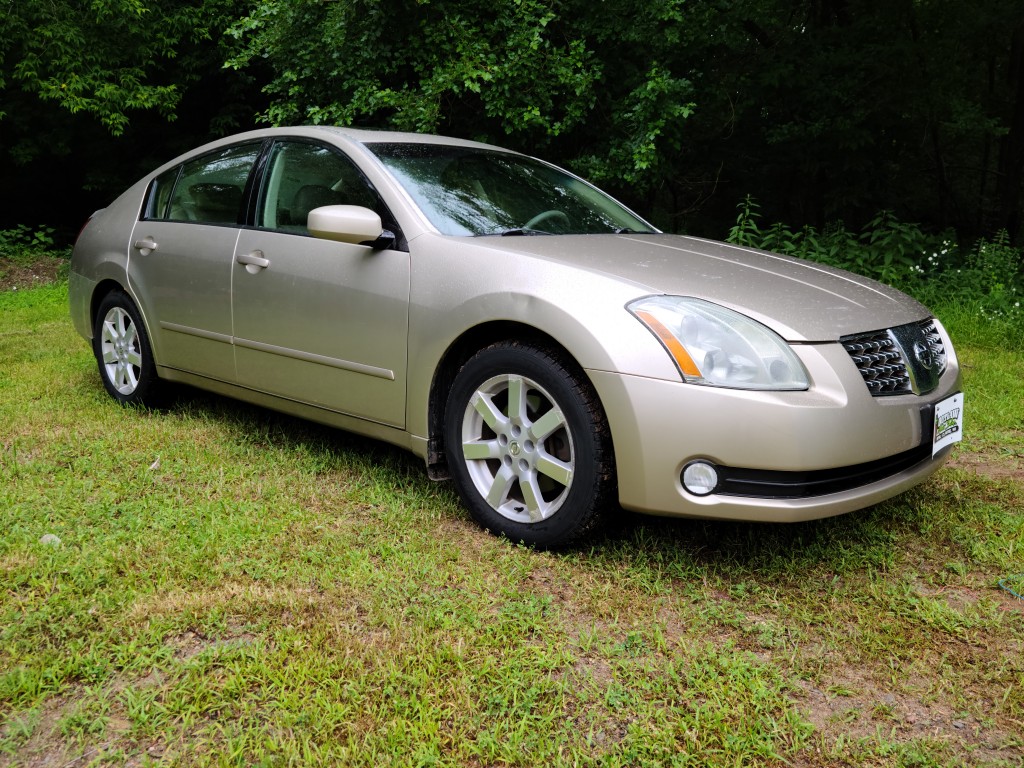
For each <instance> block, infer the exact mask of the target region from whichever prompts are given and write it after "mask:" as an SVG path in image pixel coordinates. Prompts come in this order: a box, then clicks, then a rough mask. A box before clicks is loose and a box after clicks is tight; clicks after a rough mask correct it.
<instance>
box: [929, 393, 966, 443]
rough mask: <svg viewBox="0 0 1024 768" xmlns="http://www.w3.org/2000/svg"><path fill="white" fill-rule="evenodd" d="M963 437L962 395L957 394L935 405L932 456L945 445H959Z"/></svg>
mask: <svg viewBox="0 0 1024 768" xmlns="http://www.w3.org/2000/svg"><path fill="white" fill-rule="evenodd" d="M963 436H964V393H963V392H957V393H956V394H955V395H953V396H952V397H947V398H946V399H945V400H943V401H942V402H940V403H936V405H935V433H934V436H933V437H932V456H933V457H934V456H935V454H937V453H938V452H939V451H941V450H942V449H943V448H945V447H946V446H947V445H952V444H953V443H959V442H960V440H961V439H962V438H963Z"/></svg>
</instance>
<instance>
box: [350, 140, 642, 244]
mask: <svg viewBox="0 0 1024 768" xmlns="http://www.w3.org/2000/svg"><path fill="white" fill-rule="evenodd" d="M367 148H368V149H369V150H370V151H371V152H373V154H374V155H376V156H377V158H378V159H379V160H380V161H381V162H382V163H383V164H384V165H385V166H386V167H387V168H388V170H389V171H391V173H392V174H393V175H394V176H395V178H396V179H398V181H399V182H400V183H401V184H402V186H403V187H405V189H406V191H407V192H408V193H409V195H410V196H411V197H412V199H413V200H414V201H415V202H416V204H417V205H418V206H419V207H420V209H421V210H422V211H423V213H424V214H425V215H426V217H427V218H428V219H429V220H430V223H431V224H433V225H434V226H435V227H436V228H437V229H438V230H439V231H440V232H441V233H443V234H445V235H533V234H577V235H591V234H608V233H616V232H655V231H657V230H655V229H653V228H652V227H651V225H650V224H648V223H647V222H645V221H644V220H643V219H640V218H638V217H637V216H636V215H635V214H633V213H630V212H629V211H628V210H627V209H626V208H623V207H622V206H621V205H620V204H619V203H617V202H615V201H614V200H612V199H611V198H610V197H608V196H607V195H605V194H604V193H603V192H601V191H600V190H598V189H596V188H595V187H592V186H591V185H589V184H587V183H586V182H585V181H582V180H580V179H578V178H576V177H575V176H573V175H571V174H569V173H566V172H565V171H562V170H560V169H558V168H555V167H554V166H550V165H547V164H546V163H542V162H540V161H538V160H534V159H532V158H530V157H526V156H525V155H517V154H513V153H510V152H498V151H495V150H488V149H478V148H474V147H450V146H445V145H441V144H367Z"/></svg>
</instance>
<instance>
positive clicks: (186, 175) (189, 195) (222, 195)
mask: <svg viewBox="0 0 1024 768" xmlns="http://www.w3.org/2000/svg"><path fill="white" fill-rule="evenodd" d="M259 151H260V145H259V144H258V143H257V144H243V145H242V146H238V147H229V148H227V149H222V150H220V151H218V152H215V153H212V154H209V155H204V156H203V157H199V158H196V159H195V160H190V161H189V162H187V163H185V164H184V165H183V166H179V167H178V168H173V169H171V170H170V171H165V172H164V173H162V174H160V176H158V177H157V178H156V179H154V181H153V184H152V185H150V189H149V197H148V200H147V204H146V208H145V213H144V216H145V218H149V219H163V220H165V221H194V222H197V223H202V224H238V222H239V215H240V210H241V207H242V192H243V190H244V189H245V182H246V180H247V179H248V178H249V172H250V171H251V170H252V166H253V163H254V162H255V161H256V157H257V155H259Z"/></svg>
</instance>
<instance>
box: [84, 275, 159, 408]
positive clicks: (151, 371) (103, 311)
mask: <svg viewBox="0 0 1024 768" xmlns="http://www.w3.org/2000/svg"><path fill="white" fill-rule="evenodd" d="M92 343H93V354H95V355H96V362H97V364H98V365H99V369H100V378H102V379H103V386H104V387H105V388H106V390H107V392H109V393H110V395H111V396H113V397H114V399H116V400H117V401H118V402H120V403H122V404H123V405H154V404H155V403H156V400H157V395H158V390H159V384H160V380H159V378H158V377H157V375H156V364H155V362H154V361H153V352H152V350H151V348H150V346H149V338H148V337H147V336H146V329H145V327H144V326H143V325H142V320H141V317H140V315H139V310H138V309H137V308H136V306H135V303H134V302H133V301H132V300H131V298H130V297H129V296H128V294H126V293H125V292H124V291H114V292H112V293H109V294H107V296H106V297H104V299H103V301H101V302H100V306H99V309H98V310H97V312H96V325H95V328H94V329H93V338H92Z"/></svg>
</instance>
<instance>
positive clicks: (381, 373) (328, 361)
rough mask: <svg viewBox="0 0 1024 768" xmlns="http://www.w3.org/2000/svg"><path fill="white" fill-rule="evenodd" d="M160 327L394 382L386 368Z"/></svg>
mask: <svg viewBox="0 0 1024 768" xmlns="http://www.w3.org/2000/svg"><path fill="white" fill-rule="evenodd" d="M160 327H161V328H162V329H164V330H167V331H175V332H176V333H186V334H188V335H189V336H198V337H199V338H201V339H210V340H212V341H222V342H224V343H225V344H233V345H234V346H236V347H242V348H243V349H254V350H256V351H257V352H269V353H270V354H272V355H281V356H282V357H290V358H292V359H294V360H303V361H305V362H307V363H316V364H318V365H326V366H329V367H331V368H339V369H341V370H343V371H352V372H353V373H362V374H365V375H367V376H373V377H374V378H377V379H386V380H387V381H394V380H395V372H394V371H392V370H388V369H387V368H378V367H376V366H374V365H366V364H364V363H354V362H352V361H351V360H340V359H338V358H336V357H328V356H327V355H317V354H314V353H312V352H302V351H300V350H297V349H289V348H288V347H278V346H276V345H274V344H265V343H263V342H260V341H250V340H249V339H239V338H235V337H233V336H227V335H226V334H223V333H213V332H212V331H204V330H202V329H200V328H191V327H189V326H187V325H178V324H177V323H168V322H161V323H160Z"/></svg>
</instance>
